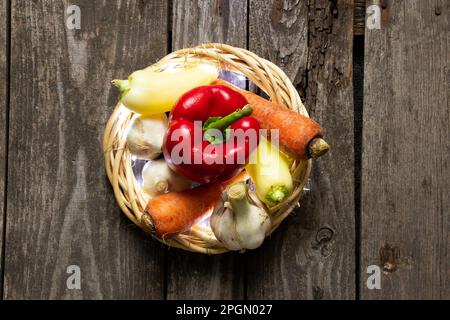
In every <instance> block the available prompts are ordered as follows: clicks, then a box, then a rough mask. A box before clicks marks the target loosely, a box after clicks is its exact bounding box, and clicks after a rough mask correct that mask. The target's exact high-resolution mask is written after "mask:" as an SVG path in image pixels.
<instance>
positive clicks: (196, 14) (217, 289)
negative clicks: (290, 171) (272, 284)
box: [167, 0, 247, 299]
mask: <svg viewBox="0 0 450 320" xmlns="http://www.w3.org/2000/svg"><path fill="white" fill-rule="evenodd" d="M246 26H247V4H246V1H237V0H231V1H220V0H214V1H191V0H189V1H184V0H180V1H175V2H174V6H173V32H172V35H173V38H172V44H173V49H174V50H176V49H180V48H183V47H191V46H195V45H198V44H200V43H204V42H222V43H228V44H231V45H234V46H238V47H243V48H245V47H246V34H247V32H246V30H247V27H246ZM243 261H244V259H243V256H242V255H239V254H238V253H228V254H224V255H220V256H205V255H200V254H192V253H186V252H182V251H180V250H176V249H170V250H169V256H168V276H167V279H168V282H167V298H168V299H240V298H243V292H244V289H243V279H244V278H243V271H244V269H243V268H244V264H243Z"/></svg>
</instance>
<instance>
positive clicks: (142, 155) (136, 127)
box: [127, 113, 168, 160]
mask: <svg viewBox="0 0 450 320" xmlns="http://www.w3.org/2000/svg"><path fill="white" fill-rule="evenodd" d="M167 126H168V120H167V116H166V115H165V114H164V113H162V114H157V115H152V116H137V117H135V118H134V119H133V121H132V122H131V124H130V126H129V128H128V133H127V146H128V148H129V149H130V152H131V153H132V154H133V155H135V156H136V157H137V158H139V159H144V160H153V159H156V158H157V157H158V156H159V155H160V154H161V149H162V145H163V140H164V134H165V133H166V131H167Z"/></svg>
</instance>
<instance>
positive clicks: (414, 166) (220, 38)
mask: <svg viewBox="0 0 450 320" xmlns="http://www.w3.org/2000/svg"><path fill="white" fill-rule="evenodd" d="M374 3H375V4H377V1H371V0H368V1H367V3H366V4H364V1H355V3H353V1H351V0H348V1H346V0H342V1H329V0H309V1H307V0H302V1H287V0H286V1H281V0H270V1H262V0H248V1H246V0H229V1H227V0H212V1H200V0H197V1H195V0H187V1H185V0H174V1H163V0H157V1H150V0H147V1H146V0H122V1H113V0H111V1H105V0H104V1H101V0H95V1H92V0H71V1H69V0H64V1H62V0H42V1H38V0H34V1H30V0H2V1H1V2H0V16H1V19H0V23H1V27H0V31H1V33H0V43H1V44H2V45H0V71H1V72H0V76H1V81H0V82H1V85H0V108H1V110H0V111H1V112H0V137H1V139H0V209H1V210H0V215H1V218H2V219H0V234H1V235H2V237H0V247H1V248H2V255H1V260H2V261H1V262H2V263H1V270H0V271H1V275H2V277H1V281H2V285H1V286H0V290H2V291H3V298H4V299H48V298H51V299H80V298H83V299H94V298H95V299H115V298H125V299H180V298H205V299H215V298H223V299H231V298H234V299H243V298H246V299H360V298H361V299H382V298H385V299H386V298H387V299H390V298H413V299H419V298H429V299H439V298H442V299H449V298H450V289H449V288H450V283H449V278H450V277H449V273H450V265H449V259H450V255H449V253H450V251H449V211H450V201H449V194H450V182H449V181H450V161H449V154H450V142H449V138H450V121H449V120H450V107H449V106H450V102H449V94H450V69H449V58H450V53H449V52H450V35H449V22H450V21H449V19H450V18H449V13H450V12H449V2H448V1H446V0H413V1H411V0H410V1H406V0H395V1H393V0H390V1H380V3H379V4H380V6H379V7H378V8H380V12H381V16H380V17H381V27H380V29H368V28H366V29H365V30H364V19H365V18H364V11H365V8H364V6H369V5H371V4H374ZM69 5H77V6H79V8H80V13H81V21H80V22H81V24H80V29H70V28H69V27H68V26H67V24H66V22H67V20H68V19H69V14H68V13H67V12H66V10H67V7H68V6H69ZM69 13H70V12H69ZM355 13H356V17H355V18H354V15H355ZM361 13H362V14H363V15H362V16H361ZM361 25H362V27H361ZM361 32H362V33H365V34H364V35H361ZM213 41H214V42H224V43H228V44H231V45H235V46H239V47H245V48H248V49H250V50H252V51H254V52H256V53H257V54H259V55H261V56H262V57H264V58H266V59H269V60H271V61H273V62H275V63H277V64H278V65H279V66H280V67H281V68H282V69H283V70H285V72H286V73H287V75H288V76H289V77H290V78H291V80H292V81H293V83H294V84H295V86H296V87H297V88H298V90H299V92H300V94H301V96H302V98H303V100H304V102H305V104H306V105H307V107H308V110H309V112H310V115H311V117H312V118H314V119H316V120H317V121H319V122H320V123H321V124H322V125H323V126H324V128H325V130H326V137H327V140H328V141H329V142H330V144H331V146H332V150H331V151H330V152H329V153H328V154H327V155H325V156H324V157H323V158H321V159H320V160H317V161H316V162H315V163H314V169H313V173H312V177H311V191H309V192H306V193H305V196H304V198H303V200H302V202H301V207H300V208H299V209H298V210H296V211H295V213H293V214H292V215H291V216H290V217H289V218H288V219H287V221H285V222H284V223H283V224H282V227H281V228H280V229H279V230H277V232H276V233H275V234H274V235H272V236H271V237H270V238H269V239H267V240H266V242H265V243H264V245H263V246H262V247H261V248H259V249H257V250H254V251H251V252H247V253H245V254H239V253H231V254H225V255H221V256H204V255H199V254H191V253H186V252H182V251H180V250H177V249H168V248H166V247H164V246H162V245H161V244H159V243H158V242H156V241H154V240H152V239H150V238H148V237H147V236H146V235H144V233H143V232H141V231H140V230H139V229H138V228H137V227H135V226H133V225H132V224H131V223H130V222H129V221H128V220H127V219H126V218H125V217H124V215H122V214H121V213H120V211H119V209H118V207H117V205H116V204H115V201H114V196H113V193H112V190H111V187H110V185H109V182H108V181H107V178H106V177H105V172H104V168H103V155H102V151H101V137H102V130H103V128H104V125H105V123H106V120H107V118H108V116H109V115H110V113H111V112H112V109H113V106H114V103H115V101H116V99H117V96H118V94H117V91H116V90H115V89H114V88H112V86H111V85H110V79H113V78H118V77H119V78H120V77H122V78H123V77H125V76H127V75H128V74H130V73H131V72H132V71H133V70H134V69H138V68H143V67H145V66H147V65H149V64H151V63H153V62H155V61H156V60H157V59H158V58H160V57H162V56H164V55H165V54H167V53H168V52H170V51H172V50H175V49H178V48H182V47H187V46H193V45H196V44H199V43H202V42H213ZM69 265H77V266H79V267H80V270H81V289H80V290H77V289H74V290H71V289H68V287H67V283H66V282H67V278H68V277H69V276H70V274H68V273H67V267H68V266H69ZM370 265H376V266H379V267H380V268H381V275H380V277H381V289H373V290H370V289H369V288H368V287H367V279H368V277H369V276H370V274H367V268H368V267H369V266H370Z"/></svg>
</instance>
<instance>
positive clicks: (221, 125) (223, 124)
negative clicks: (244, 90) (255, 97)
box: [205, 104, 253, 131]
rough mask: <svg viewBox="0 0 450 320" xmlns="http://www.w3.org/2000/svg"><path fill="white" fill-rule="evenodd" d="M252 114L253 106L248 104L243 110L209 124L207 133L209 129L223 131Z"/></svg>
mask: <svg viewBox="0 0 450 320" xmlns="http://www.w3.org/2000/svg"><path fill="white" fill-rule="evenodd" d="M252 112H253V108H252V106H251V105H249V104H247V105H245V106H244V107H243V108H242V109H238V110H236V111H234V112H232V113H230V114H229V115H227V116H225V117H223V118H221V119H219V120H217V121H214V122H212V123H210V124H208V126H207V127H206V128H205V131H206V130H209V129H218V130H220V131H223V130H225V129H226V128H228V126H229V125H231V124H232V123H234V122H236V121H238V120H239V119H241V118H243V117H246V116H249V115H251V114H252Z"/></svg>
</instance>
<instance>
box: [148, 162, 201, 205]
mask: <svg viewBox="0 0 450 320" xmlns="http://www.w3.org/2000/svg"><path fill="white" fill-rule="evenodd" d="M142 180H143V182H142V189H143V190H144V192H145V193H147V194H148V195H149V196H150V197H155V196H157V195H159V194H162V193H166V192H169V191H183V190H186V189H189V188H190V187H191V186H192V182H191V180H189V179H187V178H186V177H183V176H180V175H178V174H176V173H175V172H173V171H172V169H170V168H169V166H168V165H167V163H166V161H165V160H164V159H159V160H154V161H149V162H147V163H146V164H145V166H144V168H143V169H142Z"/></svg>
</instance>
